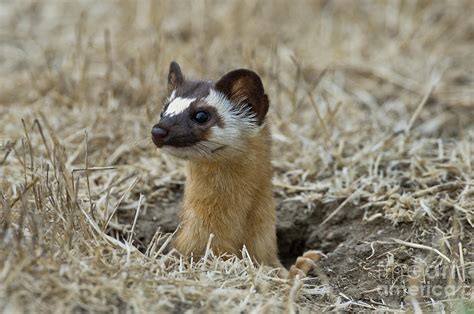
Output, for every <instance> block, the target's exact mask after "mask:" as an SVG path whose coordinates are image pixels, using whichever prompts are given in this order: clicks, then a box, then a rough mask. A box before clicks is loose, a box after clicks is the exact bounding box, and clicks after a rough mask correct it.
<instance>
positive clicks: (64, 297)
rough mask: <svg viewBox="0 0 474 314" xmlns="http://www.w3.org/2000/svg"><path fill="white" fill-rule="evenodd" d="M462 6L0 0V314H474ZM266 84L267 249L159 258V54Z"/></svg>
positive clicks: (468, 59)
mask: <svg viewBox="0 0 474 314" xmlns="http://www.w3.org/2000/svg"><path fill="white" fill-rule="evenodd" d="M473 10H474V3H473V2H471V1H469V0H465V1H461V0H456V1H450V2H447V1H445V2H442V1H386V2H385V1H357V2H356V1H353V2H348V1H313V2H309V1H296V2H292V3H289V2H285V1H250V0H249V1H227V2H221V1H202V2H197V1H179V2H172V1H147V0H142V1H138V2H132V1H115V2H112V1H110V2H91V1H82V2H77V3H73V2H55V1H43V2H18V3H15V2H12V3H2V4H0V17H1V18H0V25H1V28H0V51H1V53H0V125H1V133H0V175H1V182H0V195H1V206H2V211H1V212H0V240H1V242H0V243H1V244H0V245H1V249H0V309H1V311H2V312H14V311H30V312H31V311H35V312H52V311H57V312H65V311H68V312H71V311H72V312H111V311H122V312H156V311H163V312H183V311H185V310H192V311H195V312H250V311H257V312H260V311H262V312H264V311H265V312H285V311H288V312H294V311H299V312H314V311H331V310H346V311H351V310H352V311H362V310H363V311H376V310H378V311H400V310H401V311H413V312H417V313H419V312H420V311H422V310H423V311H434V312H469V311H474V308H473V307H474V305H473V302H474V300H473V299H474V294H473V293H474V292H473V289H472V283H473V279H474V243H473V227H474V221H473V219H474V158H473V152H474V72H473V67H472V64H473V61H472V60H474V19H473V18H472V12H473ZM172 60H176V61H178V62H179V63H180V64H181V67H182V69H183V72H184V74H185V75H186V76H187V77H189V78H197V79H204V78H206V79H217V78H219V77H220V76H221V75H223V74H224V73H225V72H226V71H229V70H232V69H236V68H239V67H246V68H250V69H253V70H254V71H256V72H258V73H259V74H260V76H261V77H262V80H263V83H264V86H265V88H266V90H267V93H268V95H269V97H270V101H271V105H270V112H269V123H270V124H271V128H272V134H273V155H274V158H273V166H274V180H273V185H274V197H275V200H276V203H277V209H276V210H277V214H278V223H277V236H278V247H279V252H280V257H281V260H282V262H283V263H284V264H285V266H289V265H291V264H292V263H293V262H294V261H295V259H296V258H297V257H298V256H299V255H301V254H302V253H303V252H304V251H306V250H309V249H319V250H321V251H323V252H324V253H325V254H326V255H327V257H326V258H324V259H323V260H322V261H321V262H320V263H319V264H318V265H317V268H316V269H315V271H314V272H313V273H312V274H311V276H309V277H308V278H303V279H298V280H296V281H293V282H288V281H286V280H283V279H280V278H278V277H277V276H276V272H275V270H272V269H270V268H268V267H265V266H259V265H255V264H254V263H253V262H252V260H251V259H249V258H248V257H247V256H246V255H245V254H244V257H243V258H237V257H227V258H224V257H219V256H214V254H212V252H208V254H207V255H206V256H205V257H203V258H197V257H196V258H193V259H192V260H189V259H186V258H183V257H179V256H178V255H175V254H173V251H172V250H171V247H170V244H169V243H170V241H169V240H170V239H171V238H172V236H173V232H174V231H175V230H176V227H177V226H178V223H179V221H178V218H177V217H178V213H179V206H180V202H181V200H182V197H183V189H184V164H183V162H182V161H179V160H176V159H173V158H171V157H169V156H166V155H162V154H161V153H160V152H159V151H157V150H156V148H155V147H154V146H153V145H152V143H151V140H150V136H149V134H150V129H151V126H152V125H153V124H154V123H156V121H157V119H158V116H159V112H160V110H161V106H162V101H163V98H164V97H165V93H166V73H167V68H168V65H169V62H170V61H172Z"/></svg>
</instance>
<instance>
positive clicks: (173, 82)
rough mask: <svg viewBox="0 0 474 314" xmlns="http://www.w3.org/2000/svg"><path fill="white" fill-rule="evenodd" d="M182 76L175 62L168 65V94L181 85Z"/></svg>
mask: <svg viewBox="0 0 474 314" xmlns="http://www.w3.org/2000/svg"><path fill="white" fill-rule="evenodd" d="M183 82H184V76H183V73H182V72H181V68H180V67H179V64H178V63H177V62H175V61H173V62H171V63H170V70H169V72H168V93H169V94H171V92H172V91H174V90H175V89H176V88H177V87H178V86H179V85H181V84H183Z"/></svg>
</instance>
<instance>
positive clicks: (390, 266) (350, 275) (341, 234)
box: [119, 185, 442, 307]
mask: <svg viewBox="0 0 474 314" xmlns="http://www.w3.org/2000/svg"><path fill="white" fill-rule="evenodd" d="M164 191H166V192H164V193H166V195H164V196H163V199H161V200H160V202H156V203H157V205H156V206H154V207H148V208H147V209H146V211H145V212H144V213H143V214H142V215H140V216H139V217H138V220H137V225H136V228H135V241H136V242H137V244H138V246H139V247H140V248H141V249H145V248H146V245H147V244H148V243H149V242H150V241H151V239H152V237H153V235H154V234H155V232H156V230H157V228H160V230H161V231H162V232H164V233H172V232H173V231H175V229H176V228H177V226H178V213H179V208H180V202H181V199H182V197H183V186H182V185H176V186H175V187H173V188H172V189H169V187H168V188H167V189H166V190H164ZM275 199H276V202H277V204H278V205H277V215H278V222H277V238H278V247H279V255H280V259H281V261H282V263H283V264H284V265H285V266H286V267H289V266H290V265H292V263H294V261H295V260H296V258H297V257H298V256H301V255H302V254H303V252H305V251H306V250H310V249H317V250H320V251H322V252H324V253H325V254H326V255H327V258H324V259H323V260H322V261H321V262H320V264H319V265H320V267H319V268H318V269H317V270H316V271H315V272H314V275H315V279H314V280H315V283H316V284H319V283H321V284H329V286H330V287H331V291H332V295H333V296H340V295H341V294H342V295H344V296H345V297H347V298H350V299H351V300H357V301H363V300H379V301H380V302H383V303H384V304H386V305H388V306H390V305H391V306H393V307H399V306H400V304H401V302H404V299H403V298H404V297H405V296H406V289H407V286H406V285H407V282H406V279H407V278H408V277H409V276H408V271H409V269H410V267H413V262H414V257H415V256H417V257H418V258H419V257H421V258H425V257H426V256H420V254H423V252H421V253H420V252H415V251H412V249H406V250H405V249H400V246H399V245H395V244H393V240H392V239H393V238H397V239H407V237H408V236H409V235H410V234H411V233H412V230H413V229H412V227H413V226H412V224H409V223H404V224H398V225H397V226H394V225H393V224H392V223H390V222H389V221H388V220H386V219H383V218H377V219H375V220H373V221H371V222H369V221H366V220H364V219H363V215H364V212H363V210H360V209H358V208H357V207H354V206H353V205H346V206H344V207H343V208H342V209H341V210H340V211H339V212H338V213H337V214H336V215H335V216H334V217H332V218H331V219H330V220H329V221H328V222H327V223H326V224H324V225H321V223H322V221H323V220H324V219H325V218H326V217H328V215H329V214H331V213H332V212H333V211H334V210H335V209H336V208H338V207H339V205H340V202H333V203H330V204H321V203H317V202H316V203H313V204H312V206H311V208H309V209H308V208H307V206H308V205H307V204H303V203H301V202H299V201H291V202H289V201H284V200H283V199H282V198H281V197H279V196H278V195H275ZM133 219H134V211H130V210H119V220H120V222H121V223H128V224H130V223H131V222H132V221H133ZM390 261H391V262H390ZM395 265H396V266H395ZM401 272H403V273H401ZM428 284H429V283H428ZM436 284H442V283H441V282H436ZM425 285H426V283H425ZM388 289H392V290H388ZM397 289H402V290H397ZM346 301H347V300H346ZM405 302H406V300H405Z"/></svg>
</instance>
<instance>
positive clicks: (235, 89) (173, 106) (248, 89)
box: [152, 62, 269, 156]
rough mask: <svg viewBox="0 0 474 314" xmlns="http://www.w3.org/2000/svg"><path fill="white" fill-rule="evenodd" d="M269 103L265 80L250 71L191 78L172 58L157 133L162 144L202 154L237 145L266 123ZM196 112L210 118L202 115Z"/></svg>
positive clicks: (154, 139)
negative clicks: (213, 80)
mask: <svg viewBox="0 0 474 314" xmlns="http://www.w3.org/2000/svg"><path fill="white" fill-rule="evenodd" d="M268 106H269V102H268V97H267V95H266V94H265V91H264V89H263V85H262V81H261V80H260V77H259V76H258V75H257V74H256V73H254V72H252V71H250V70H246V69H239V70H235V71H231V72H229V73H227V74H225V75H224V76H223V77H222V78H221V79H220V80H218V81H217V82H215V83H214V82H212V81H192V80H186V79H185V77H184V75H183V73H182V72H181V68H180V66H179V65H178V63H176V62H171V64H170V68H169V73H168V98H167V101H166V103H165V105H164V109H163V112H162V115H161V119H160V121H159V122H158V124H156V125H155V126H154V127H153V129H152V138H153V141H154V143H155V144H156V145H157V146H158V147H172V148H192V147H195V146H196V148H198V149H199V150H200V155H203V152H204V154H205V155H209V154H212V153H213V152H215V151H216V150H221V149H222V148H225V147H234V148H236V147H237V146H238V145H239V143H241V142H242V141H244V140H245V138H244V137H245V136H248V134H251V133H252V132H253V131H255V130H257V129H258V128H259V127H260V126H262V125H263V123H264V121H265V116H266V114H267V112H268ZM197 114H200V115H201V116H204V117H205V119H204V120H205V121H204V120H202V121H199V120H197V119H196V115H197ZM198 146H199V147H198ZM190 151H191V150H190V149H188V150H187V154H186V156H189V155H190ZM173 152H174V153H176V152H177V150H176V149H174V150H173ZM177 155H179V154H177Z"/></svg>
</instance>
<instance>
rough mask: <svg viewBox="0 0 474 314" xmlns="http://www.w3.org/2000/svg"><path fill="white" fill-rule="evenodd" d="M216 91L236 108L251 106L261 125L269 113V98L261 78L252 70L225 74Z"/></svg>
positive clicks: (217, 84) (218, 82)
mask: <svg viewBox="0 0 474 314" xmlns="http://www.w3.org/2000/svg"><path fill="white" fill-rule="evenodd" d="M215 86H216V89H217V90H218V91H219V92H221V93H223V94H224V95H226V96H227V97H228V98H229V99H230V100H231V101H232V103H233V104H234V105H235V106H245V105H249V106H250V107H251V108H252V111H253V112H254V113H255V116H256V117H257V120H258V124H259V125H261V124H262V123H263V121H264V120H265V116H266V114H267V112H268V97H267V95H265V91H264V89H263V84H262V81H261V80H260V77H259V76H258V75H257V74H256V73H255V72H252V71H250V70H245V69H240V70H235V71H231V72H229V73H227V74H225V75H224V76H223V77H222V78H221V79H220V80H219V81H217V83H216V85H215Z"/></svg>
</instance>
